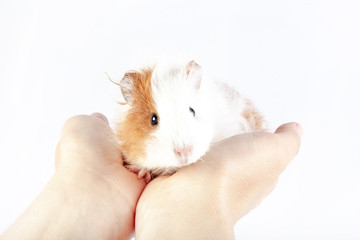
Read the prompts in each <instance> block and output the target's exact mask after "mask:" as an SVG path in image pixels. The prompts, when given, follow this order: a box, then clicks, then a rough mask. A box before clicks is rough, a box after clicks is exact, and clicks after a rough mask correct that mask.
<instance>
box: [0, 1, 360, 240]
mask: <svg viewBox="0 0 360 240" xmlns="http://www.w3.org/2000/svg"><path fill="white" fill-rule="evenodd" d="M359 45H360V3H359V1H355V0H354V1H346V0H344V1H340V0H339V1H331V0H324V1H320V0H314V1H310V0H302V1H290V0H289V1H280V0H275V1H268V0H262V1H261V0H253V1H235V0H234V1H228V0H223V1H189V0H187V1H184V0H182V1H165V0H161V1H160V0H158V1H145V0H142V1H70V0H69V1H68V0H66V1H45V0H44V1H40V0H35V1H25V0H22V1H11V0H0V111H1V119H0V121H1V122H0V141H1V142H0V194H1V198H0V233H2V232H3V231H4V230H5V229H6V228H8V227H9V226H10V224H11V223H12V222H13V221H15V219H16V218H17V217H18V216H19V215H20V214H21V213H22V212H23V211H24V210H25V209H26V207H27V206H28V205H29V204H30V203H31V202H32V200H33V199H34V198H35V197H36V195H37V194H38V193H39V192H40V191H41V189H42V187H43V186H44V185H45V184H46V182H47V181H48V180H49V178H50V177H51V176H52V174H53V172H54V150H55V147H56V143H57V141H58V139H59V134H60V130H61V127H62V124H63V122H64V121H65V120H66V119H67V118H69V117H71V116H73V115H76V114H90V113H92V112H102V113H104V114H106V115H107V116H108V118H109V119H111V120H113V118H114V113H115V111H116V110H115V109H116V100H117V99H118V98H119V94H120V91H119V89H118V87H117V86H116V85H114V84H112V83H111V82H110V81H109V80H108V79H107V78H106V77H105V74H104V72H107V73H108V74H109V75H110V76H111V77H112V78H113V79H114V80H119V79H121V77H122V76H123V74H124V72H125V71H126V70H129V69H132V68H134V65H132V64H133V63H134V62H136V61H139V60H142V58H144V56H152V55H157V54H162V55H165V56H166V54H169V55H170V54H171V53H172V52H177V53H182V54H184V55H186V56H189V60H191V59H195V60H196V61H197V62H198V63H199V64H200V65H202V66H203V67H204V69H207V70H208V71H209V73H210V72H211V74H212V75H213V76H214V77H215V78H216V79H221V80H223V81H226V82H229V83H231V84H232V85H233V86H234V87H235V88H236V89H238V90H239V91H240V92H241V93H242V94H244V95H245V96H247V97H249V98H251V99H252V100H253V101H254V102H255V104H256V105H257V106H258V108H259V109H260V110H261V111H262V112H263V114H264V115H265V116H266V119H267V120H268V121H269V123H270V126H271V127H272V129H274V128H276V127H277V126H278V125H279V124H281V123H284V122H287V121H298V122H300V123H301V124H302V125H303V127H304V137H303V142H302V147H301V151H300V153H299V155H298V156H297V157H296V159H295V160H294V161H293V162H292V163H291V164H290V166H289V167H288V169H287V170H286V172H285V173H284V174H283V175H282V177H281V179H280V182H279V184H278V187H277V188H276V189H275V191H274V192H273V193H272V194H271V196H269V197H268V198H267V199H266V200H265V201H264V202H263V203H262V204H261V205H260V206H259V207H258V208H257V209H255V210H254V211H252V212H251V213H250V214H248V215H247V216H246V217H244V218H243V219H241V220H240V221H239V222H238V223H237V224H236V226H235V232H236V236H237V239H360V206H359V204H360V188H359V184H360V174H359V173H360V127H359V126H360V124H359V123H360V108H359V105H360V97H359V95H360V93H359V92H360V91H359V90H360V88H359V87H360V84H359V81H360V46H359ZM215 111H216V109H215Z"/></svg>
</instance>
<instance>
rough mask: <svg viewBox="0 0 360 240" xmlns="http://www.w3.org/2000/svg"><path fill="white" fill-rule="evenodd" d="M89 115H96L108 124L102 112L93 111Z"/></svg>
mask: <svg viewBox="0 0 360 240" xmlns="http://www.w3.org/2000/svg"><path fill="white" fill-rule="evenodd" d="M90 115H91V116H94V117H97V118H100V119H101V120H103V121H104V122H106V123H107V124H109V121H108V119H107V117H105V115H104V114H102V113H98V112H95V113H93V114H90Z"/></svg>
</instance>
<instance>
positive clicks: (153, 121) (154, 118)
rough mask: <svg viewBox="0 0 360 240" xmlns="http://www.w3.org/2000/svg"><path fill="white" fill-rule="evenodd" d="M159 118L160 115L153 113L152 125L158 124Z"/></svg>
mask: <svg viewBox="0 0 360 240" xmlns="http://www.w3.org/2000/svg"><path fill="white" fill-rule="evenodd" d="M158 123H159V120H158V116H157V115H156V113H153V114H151V125H152V126H156V125H158Z"/></svg>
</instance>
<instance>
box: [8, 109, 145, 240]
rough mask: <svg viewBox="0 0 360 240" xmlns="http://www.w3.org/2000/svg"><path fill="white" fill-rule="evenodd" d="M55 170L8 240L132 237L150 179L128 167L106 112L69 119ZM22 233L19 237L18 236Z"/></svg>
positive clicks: (13, 228) (15, 225) (59, 146)
mask: <svg viewBox="0 0 360 240" xmlns="http://www.w3.org/2000/svg"><path fill="white" fill-rule="evenodd" d="M55 166H56V171H55V174H54V176H53V177H52V179H51V180H50V182H49V183H48V184H47V185H46V187H45V188H44V189H43V191H42V192H41V193H40V195H39V196H38V198H37V199H36V200H35V201H34V202H33V204H32V205H31V206H30V207H29V209H28V210H27V211H26V212H25V213H24V214H23V215H22V216H21V217H20V218H19V219H18V220H17V222H15V224H14V225H13V226H12V227H11V228H10V229H9V230H8V231H7V232H5V234H4V235H3V237H4V239H21V237H22V238H27V239H128V238H129V237H130V236H131V234H132V233H133V231H134V223H135V220H134V218H135V207H136V203H137V200H138V198H139V196H140V194H141V192H142V191H143V189H144V187H145V182H144V181H143V180H139V179H138V178H137V176H136V175H135V174H133V173H131V172H129V171H128V170H127V169H125V168H124V167H123V163H122V155H121V151H120V149H119V148H118V144H117V143H116V140H115V137H114V135H113V133H112V130H111V128H110V127H109V125H108V122H107V120H106V118H105V116H103V115H101V114H98V113H95V114H92V115H90V116H87V115H82V116H76V117H72V118H70V119H69V120H68V121H66V123H65V124H64V126H63V129H62V133H61V138H60V141H59V144H58V146H57V149H56V156H55ZM19 235H20V236H19Z"/></svg>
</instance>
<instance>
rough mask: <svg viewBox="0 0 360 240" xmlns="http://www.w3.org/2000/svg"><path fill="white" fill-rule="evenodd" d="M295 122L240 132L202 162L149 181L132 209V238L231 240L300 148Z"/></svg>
mask: <svg viewBox="0 0 360 240" xmlns="http://www.w3.org/2000/svg"><path fill="white" fill-rule="evenodd" d="M301 134H302V129H301V127H300V125H299V124H297V123H288V124H284V125H282V126H280V127H279V128H278V129H277V130H276V132H275V133H267V132H255V133H247V134H241V135H237V136H234V137H231V138H229V139H227V140H226V141H223V142H221V143H218V144H216V145H215V146H212V148H211V149H210V151H209V152H208V153H207V154H206V156H205V157H204V160H203V161H198V162H197V163H195V164H192V165H189V166H187V167H184V168H182V169H180V170H179V171H178V172H177V173H175V174H174V175H172V176H170V177H169V176H163V177H159V178H156V179H155V180H153V181H151V182H150V183H149V184H148V185H147V187H146V189H145V190H144V192H143V193H142V195H141V197H140V200H139V202H138V205H137V209H136V230H135V236H136V238H137V239H232V238H234V236H233V226H234V224H235V223H236V221H237V220H238V219H240V218H241V217H243V216H244V215H245V214H246V213H248V212H249V211H251V210H252V209H253V208H254V207H256V206H257V205H258V204H259V203H260V202H261V201H262V200H263V199H264V198H265V197H266V196H267V195H268V194H269V193H270V192H271V191H272V189H273V188H274V186H275V185H276V182H277V181H278V178H279V176H280V174H281V173H282V172H283V170H284V169H285V168H286V166H287V165H288V163H289V162H290V161H291V160H292V159H293V158H294V157H295V155H296V154H297V152H298V150H299V147H300V138H301Z"/></svg>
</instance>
